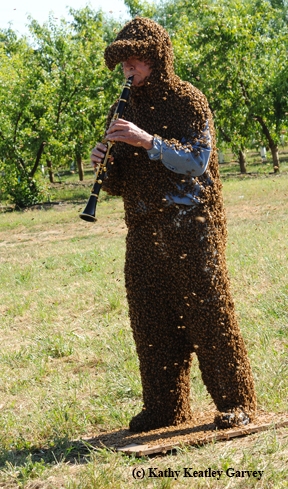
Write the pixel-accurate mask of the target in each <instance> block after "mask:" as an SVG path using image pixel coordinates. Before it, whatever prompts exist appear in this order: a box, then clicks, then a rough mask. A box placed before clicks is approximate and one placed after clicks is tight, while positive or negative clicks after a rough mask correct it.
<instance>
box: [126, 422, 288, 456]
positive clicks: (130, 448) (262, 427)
mask: <svg viewBox="0 0 288 489" xmlns="http://www.w3.org/2000/svg"><path fill="white" fill-rule="evenodd" d="M286 426H288V419H286V420H284V421H279V422H274V423H273V422H272V423H262V424H257V425H254V424H250V425H249V426H247V427H246V428H244V427H242V428H239V429H233V430H226V431H221V432H217V431H215V432H214V433H212V434H210V435H207V436H205V437H203V436H202V437H200V438H198V439H197V438H195V439H193V440H185V439H183V441H181V442H175V443H173V444H171V443H169V444H165V443H164V444H161V445H153V446H150V447H149V445H147V444H146V445H139V444H137V443H133V444H130V445H126V446H124V447H121V448H117V451H118V452H123V453H125V454H127V455H132V454H133V455H135V456H136V457H142V456H145V455H154V454H157V453H162V454H163V453H164V454H165V453H166V452H169V451H171V450H173V449H174V448H177V447H179V446H182V445H188V446H191V445H192V446H197V445H206V444H208V443H211V442H214V441H226V440H230V439H232V438H237V437H242V436H247V435H251V434H253V433H259V432H261V431H267V430H269V429H271V428H274V429H278V428H283V427H286Z"/></svg>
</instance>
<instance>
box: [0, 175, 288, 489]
mask: <svg viewBox="0 0 288 489" xmlns="http://www.w3.org/2000/svg"><path fill="white" fill-rule="evenodd" d="M91 181H92V180H91ZM67 185H68V184H67ZM80 187H81V191H82V190H83V188H84V190H85V191H86V197H87V195H89V186H88V187H86V188H85V187H83V186H80ZM287 188H288V177H287V175H285V174H283V175H280V176H269V177H267V176H263V177H259V178H257V179H249V178H247V179H246V178H244V179H242V178H241V179H238V178H234V179H227V180H225V181H224V188H223V189H224V197H225V203H226V207H227V216H228V229H229V241H228V248H227V257H228V265H229V269H230V276H231V282H232V287H233V291H234V297H235V302H236V307H237V312H238V316H239V322H240V325H241V329H242V331H243V335H244V337H245V341H246V344H247V347H248V350H249V356H250V358H251V362H252V368H253V372H254V376H255V382H256V389H257V395H258V403H259V407H260V408H262V409H265V410H267V411H273V412H287V398H288V382H287V378H288V375H287V374H288V364H287V345H288V333H287V310H288V307H287V276H288V260H287V255H288V253H287V220H288V217H287V216H288V212H287V211H288V191H287ZM55 189H56V186H55ZM58 190H59V193H58V194H57V193H55V198H54V200H55V201H57V202H59V201H62V200H63V199H62V196H61V192H62V190H63V189H61V188H59V189H58ZM74 190H75V185H74V186H72V185H71V189H70V197H69V200H70V204H67V203H65V202H64V200H63V205H51V206H42V207H41V206H34V208H33V210H32V209H31V210H27V211H25V212H9V213H4V214H0V266H1V281H0V316H1V325H0V366H1V368H0V487H3V488H9V489H10V488H11V489H14V488H26V489H36V488H37V489H38V488H39V489H60V488H65V489H90V488H91V489H92V488H97V489H98V488H100V489H102V488H103V489H105V488H108V487H109V488H110V487H111V488H113V489H117V488H119V489H120V488H121V489H122V488H123V489H124V488H126V487H134V486H138V487H144V488H154V487H157V488H163V489H164V488H173V489H174V488H178V487H179V488H182V487H189V488H191V487H192V488H193V489H194V488H198V487H199V488H202V487H203V488H204V487H208V488H209V487H213V488H226V487H227V488H228V487H229V488H234V487H237V488H243V489H244V488H245V489H246V488H247V487H256V488H279V489H280V488H285V487H288V486H287V478H288V471H287V454H288V438H287V429H286V430H285V429H281V430H277V431H274V430H273V429H272V430H270V431H268V432H265V433H262V434H258V435H252V436H250V437H246V438H243V439H242V440H234V441H230V442H226V443H215V444H211V445H208V446H205V447H202V448H195V447H194V448H193V447H190V448H188V447H182V448H178V449H177V451H176V454H175V455H167V456H166V457H156V458H154V459H149V458H142V459H140V460H139V459H137V460H136V459H135V458H133V457H126V456H124V455H121V454H119V453H113V452H111V451H109V450H105V449H103V450H100V451H95V450H94V449H93V447H91V446H90V445H89V443H87V444H86V445H85V444H83V443H81V442H79V441H78V442H77V439H79V438H81V437H85V438H86V437H89V436H93V434H95V433H97V434H99V433H101V432H102V431H103V432H105V430H111V429H121V428H123V427H126V426H127V425H128V421H129V419H130V418H131V416H133V414H135V413H136V412H138V410H139V408H140V406H141V383H140V377H139V372H138V362H137V357H136V352H135V346H134V343H133V339H132V334H131V331H130V327H129V318H128V312H127V304H126V298H125V289H124V277H123V262H124V254H125V233H126V230H125V225H124V221H123V206H122V203H121V201H120V200H119V199H115V198H113V199H110V198H107V197H106V196H105V194H104V193H103V196H102V199H101V200H102V202H101V203H99V206H98V208H97V216H98V221H97V223H96V224H95V225H91V224H90V223H86V222H85V221H82V220H80V219H79V217H78V213H79V212H80V211H81V210H82V209H83V205H85V203H84V201H83V202H80V200H81V199H80V198H79V202H78V197H77V196H76V197H75V193H74ZM56 191H57V189H56V190H55V192H56ZM71 202H72V203H71ZM73 202H74V203H73ZM75 202H76V203H75ZM195 364H196V365H195V367H194V370H193V372H192V382H191V386H192V397H193V399H194V400H193V406H195V409H200V410H205V409H209V403H210V399H209V397H208V395H207V393H206V389H205V388H204V386H203V383H202V381H201V376H200V372H199V369H198V368H197V362H195ZM135 466H140V467H143V468H144V469H145V470H147V469H148V467H158V468H159V469H161V470H165V469H166V468H168V467H170V468H171V469H173V470H181V471H182V473H183V468H184V467H193V468H194V470H197V471H200V470H205V469H206V468H207V467H211V468H214V469H217V470H226V469H227V468H228V467H234V468H235V470H251V469H252V470H264V475H263V477H262V479H261V480H256V479H254V478H253V479H247V478H238V479H236V478H228V477H227V476H225V477H224V476H223V477H222V478H221V479H220V480H219V481H217V480H214V479H212V478H210V479H209V478H193V479H189V478H184V477H179V479H178V480H177V481H176V480H174V479H172V478H167V477H166V478H163V479H160V478H159V479H152V478H148V477H144V479H143V480H142V481H141V482H139V481H136V480H134V479H133V475H132V471H133V468H134V467H135Z"/></svg>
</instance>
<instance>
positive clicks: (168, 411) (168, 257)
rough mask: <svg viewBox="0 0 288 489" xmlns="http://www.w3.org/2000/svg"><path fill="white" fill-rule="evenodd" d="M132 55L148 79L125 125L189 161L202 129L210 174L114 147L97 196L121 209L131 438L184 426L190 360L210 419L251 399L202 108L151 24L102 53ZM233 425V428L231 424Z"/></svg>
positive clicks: (251, 406)
mask: <svg viewBox="0 0 288 489" xmlns="http://www.w3.org/2000/svg"><path fill="white" fill-rule="evenodd" d="M130 56H136V57H138V58H140V59H145V60H149V61H150V63H151V66H152V72H151V75H150V76H149V79H148V81H147V82H146V83H145V85H144V86H141V87H136V86H132V87H131V95H130V99H129V103H128V104H127V107H126V112H125V119H127V120H129V121H132V122H133V123H134V124H136V125H137V126H138V127H140V128H142V129H143V130H145V131H147V132H148V133H149V134H152V135H158V136H159V137H161V138H162V139H163V140H165V142H166V143H167V144H171V145H174V146H176V147H177V148H184V149H185V151H188V152H190V151H191V152H192V151H195V149H193V148H194V146H195V143H197V141H198V138H199V135H202V139H201V145H202V146H203V145H204V146H205V140H204V142H203V131H204V128H205V127H206V124H207V121H208V125H209V129H210V136H211V140H212V153H211V156H210V160H209V167H208V170H207V171H205V173H204V174H203V175H202V176H200V177H198V178H191V176H189V175H185V176H183V175H181V174H178V173H176V172H173V171H170V170H168V169H167V168H166V167H165V166H164V165H163V164H162V162H161V161H151V160H150V159H149V157H148V154H147V151H146V150H145V149H144V148H137V152H135V148H134V147H133V146H129V145H127V144H124V143H116V144H115V145H114V146H113V149H112V154H113V156H114V165H113V167H111V168H110V170H109V171H108V174H107V178H106V180H105V182H104V184H103V188H105V190H107V191H108V192H109V193H111V194H114V195H121V196H122V197H123V201H124V207H125V220H126V224H127V226H128V235H127V250H126V263H125V277H126V289H127V298H128V303H129V314H130V320H131V326H132V330H133V334H134V339H135V342H136V348H137V353H138V357H139V362H140V373H141V380H142V387H143V402H144V408H143V410H142V412H141V413H139V414H138V415H137V416H135V417H134V418H133V419H132V421H131V423H130V429H131V430H132V431H147V430H150V429H154V428H158V427H161V426H168V425H177V424H180V423H183V422H187V421H189V420H190V419H191V418H192V412H191V407H190V396H189V392H190V367H191V363H192V357H193V355H192V354H193V353H194V354H197V357H198V360H199V364H200V369H201V372H202V378H203V381H204V383H205V385H206V388H207V390H208V392H209V394H210V395H211V397H212V399H213V401H214V403H215V405H216V406H217V408H218V411H219V412H220V413H222V412H223V413H224V412H226V413H227V411H228V412H232V411H233V410H234V411H235V412H236V411H237V410H238V411H239V410H240V412H242V411H244V412H245V413H246V414H247V416H249V419H250V420H251V419H253V413H254V412H255V409H256V399H255V393H254V385H253V378H252V373H251V368H250V364H249V360H248V357H247V352H246V348H245V345H244V342H243V339H242V336H241V333H240V331H239V327H238V324H237V320H236V316H235V310H234V304H233V300H232V297H231V293H230V286H229V279H228V274H227V266H226V259H225V245H226V219H225V214H224V209H223V199H222V190H221V182H220V178H219V171H218V161H217V151H216V145H215V133H214V126H213V120H212V117H211V113H210V110H209V107H208V103H207V99H206V97H205V96H204V95H203V94H202V93H201V92H200V91H199V90H198V89H197V88H195V87H194V86H192V85H191V84H190V83H188V82H184V81H182V80H181V79H180V78H179V77H178V76H177V75H176V74H175V72H174V66H173V60H174V55H173V49H172V44H171V41H170V38H169V35H168V33H167V32H166V31H165V29H163V28H162V27H161V26H160V25H158V24H157V23H156V22H154V21H153V20H151V19H146V18H142V17H136V18H134V19H133V20H132V21H130V22H129V23H128V24H126V26H124V28H123V29H122V30H121V31H120V32H119V34H118V35H117V37H116V39H115V41H114V42H112V43H111V44H110V46H108V47H107V49H106V51H105V60H106V64H107V66H108V68H109V69H111V70H113V69H114V68H115V66H116V65H117V64H118V63H120V62H122V61H124V60H126V59H128V58H129V57H130ZM112 112H113V111H112V110H111V114H112ZM110 117H111V115H109V116H108V121H107V125H109V118H110ZM183 141H184V143H183ZM208 144H211V141H208V139H207V145H208ZM195 185H197V186H198V188H199V189H200V196H199V203H198V204H195V205H191V206H183V205H174V204H172V205H171V203H170V205H169V199H168V200H167V198H166V197H167V195H175V194H177V192H178V191H179V192H181V191H180V190H179V189H180V188H183V186H184V188H185V192H186V193H187V192H189V191H191V193H193V189H194V188H195ZM184 208H185V209H184ZM238 411H237V412H238ZM231 418H232V417H231ZM233 419H234V420H235V424H237V416H234V418H233Z"/></svg>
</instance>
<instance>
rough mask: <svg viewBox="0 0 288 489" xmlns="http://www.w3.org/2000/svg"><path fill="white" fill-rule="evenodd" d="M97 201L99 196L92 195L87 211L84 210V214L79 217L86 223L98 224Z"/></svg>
mask: <svg viewBox="0 0 288 489" xmlns="http://www.w3.org/2000/svg"><path fill="white" fill-rule="evenodd" d="M97 201H98V196H97V195H95V194H91V195H90V197H89V199H88V202H87V205H86V207H85V209H84V210H83V212H81V214H79V217H80V218H81V219H83V220H84V221H88V222H96V221H97V219H96V217H95V214H96V205H97Z"/></svg>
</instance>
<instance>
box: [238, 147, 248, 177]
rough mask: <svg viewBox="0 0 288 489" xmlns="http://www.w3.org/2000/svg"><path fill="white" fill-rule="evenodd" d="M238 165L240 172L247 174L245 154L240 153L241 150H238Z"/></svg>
mask: <svg viewBox="0 0 288 489" xmlns="http://www.w3.org/2000/svg"><path fill="white" fill-rule="evenodd" d="M239 165H240V172H241V173H247V170H246V158H245V153H244V151H242V149H240V151H239Z"/></svg>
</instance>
